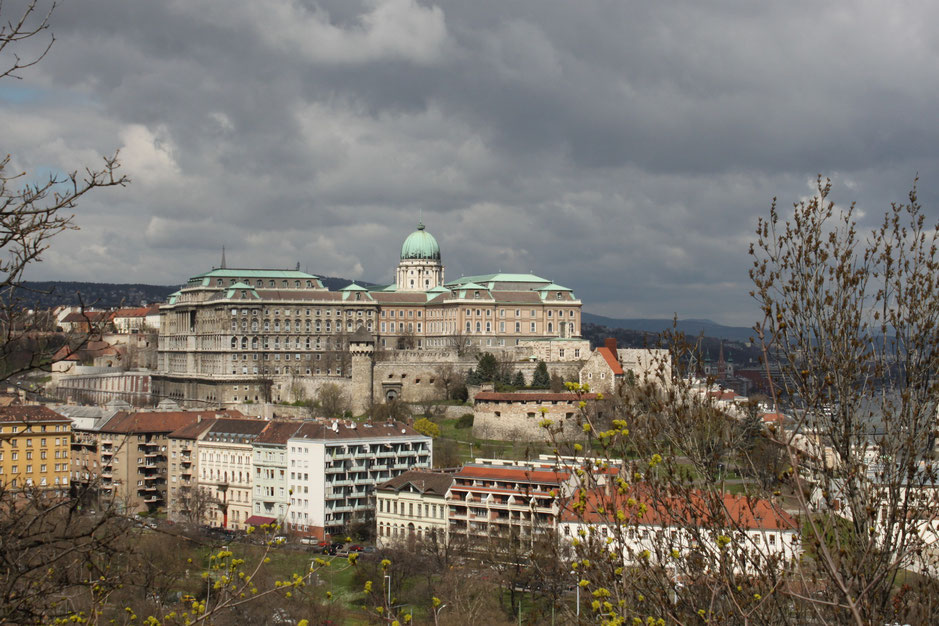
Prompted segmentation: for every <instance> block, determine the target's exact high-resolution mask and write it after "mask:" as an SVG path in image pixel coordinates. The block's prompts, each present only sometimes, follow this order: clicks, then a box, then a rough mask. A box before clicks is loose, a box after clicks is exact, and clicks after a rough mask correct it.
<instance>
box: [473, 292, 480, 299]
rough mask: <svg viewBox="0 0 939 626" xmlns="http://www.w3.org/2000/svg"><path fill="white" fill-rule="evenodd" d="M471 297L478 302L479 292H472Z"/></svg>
mask: <svg viewBox="0 0 939 626" xmlns="http://www.w3.org/2000/svg"><path fill="white" fill-rule="evenodd" d="M473 297H474V298H476V299H477V300H478V299H479V292H478V291H474V292H473Z"/></svg>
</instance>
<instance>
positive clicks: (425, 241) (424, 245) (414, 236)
mask: <svg viewBox="0 0 939 626" xmlns="http://www.w3.org/2000/svg"><path fill="white" fill-rule="evenodd" d="M401 259H402V260H404V259H434V260H437V261H439V260H440V246H439V245H437V240H436V239H434V236H433V235H431V234H430V233H429V232H427V231H426V230H424V224H423V223H421V222H419V223H418V224H417V230H415V231H414V232H413V233H411V234H410V235H408V238H407V239H405V240H404V243H403V244H402V245H401Z"/></svg>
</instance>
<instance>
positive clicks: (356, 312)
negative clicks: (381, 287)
mask: <svg viewBox="0 0 939 626" xmlns="http://www.w3.org/2000/svg"><path fill="white" fill-rule="evenodd" d="M216 310H218V309H216ZM292 310H293V309H284V311H283V313H284V315H295V316H300V315H303V313H301V309H296V313H291V311H292ZM238 311H239V310H238V309H232V310H231V316H232V317H235V316H237V315H238ZM249 311H250V313H249ZM331 312H332V309H307V310H306V316H307V317H310V315H311V314H312V315H315V316H316V317H320V316H321V315H324V314H325V316H326V317H329V316H330V315H331ZM241 314H242V315H249V314H250V315H253V316H255V317H257V316H258V315H260V314H261V311H260V309H241ZM280 314H281V310H280V309H273V310H272V309H264V315H267V316H270V315H274V316H277V315H280ZM363 314H365V315H368V316H369V317H371V316H372V311H371V310H368V311H363V310H360V309H355V310H353V309H348V310H346V315H347V316H349V317H352V316H353V315H355V316H357V317H362V315H363ZM341 315H342V309H336V317H340V316H341ZM299 323H300V320H297V324H299Z"/></svg>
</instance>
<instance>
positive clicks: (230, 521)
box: [198, 419, 267, 530]
mask: <svg viewBox="0 0 939 626" xmlns="http://www.w3.org/2000/svg"><path fill="white" fill-rule="evenodd" d="M266 426H267V422H265V421H263V420H258V419H219V420H216V422H215V423H214V424H213V425H212V427H211V428H210V429H209V430H208V431H207V432H206V434H205V436H204V437H203V438H202V439H201V441H199V443H198V448H199V487H200V489H201V490H202V493H203V495H204V496H205V497H206V498H207V499H208V503H209V504H208V506H207V508H206V516H205V519H206V523H208V524H209V525H210V526H219V527H221V528H230V529H232V530H244V529H245V528H247V526H248V525H249V524H248V518H249V517H251V509H252V506H251V492H252V456H253V452H252V444H253V443H254V440H255V439H257V437H258V435H260V434H261V432H262V431H263V430H264V428H265V427H266Z"/></svg>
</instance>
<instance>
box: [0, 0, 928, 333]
mask: <svg viewBox="0 0 939 626" xmlns="http://www.w3.org/2000/svg"><path fill="white" fill-rule="evenodd" d="M3 9H4V12H5V14H4V15H2V18H3V21H6V20H7V19H9V17H8V14H7V13H8V12H10V11H11V9H9V8H8V4H6V3H5V4H4V6H3ZM52 25H53V30H54V33H55V36H56V43H55V46H54V47H53V49H52V51H51V52H50V53H49V56H48V57H47V58H46V59H44V60H43V61H42V63H41V64H39V65H38V66H36V67H34V68H31V69H30V70H27V71H25V72H23V77H24V78H23V80H20V81H11V80H7V81H6V82H4V83H0V129H2V135H0V136H2V139H3V141H2V143H3V145H2V146H0V150H2V151H3V152H4V153H6V152H9V153H10V154H12V155H13V160H14V163H15V167H17V168H21V169H23V170H26V171H30V172H40V173H42V172H46V173H48V172H49V171H50V170H51V171H59V170H71V169H75V168H77V167H81V166H84V165H94V164H96V163H97V162H98V159H99V158H100V156H99V155H102V154H105V153H110V152H113V151H114V150H115V149H118V148H119V149H120V150H121V157H122V161H123V164H124V168H125V169H126V171H127V173H128V174H129V175H130V176H131V178H132V179H133V184H132V185H131V186H130V187H128V188H126V189H123V190H105V191H101V192H98V193H96V194H94V195H93V196H92V197H90V198H88V199H87V200H83V201H82V203H81V205H80V206H79V208H78V209H77V211H76V217H75V220H76V223H77V225H78V226H79V227H80V228H81V230H79V231H76V232H68V233H65V234H62V235H61V236H59V237H58V238H57V239H56V240H55V241H54V245H53V247H52V248H51V249H50V250H49V252H48V253H47V254H46V255H45V260H44V262H43V263H42V265H41V266H38V267H36V268H35V270H34V271H32V272H31V273H30V278H33V279H37V280H78V281H86V280H87V281H109V282H144V283H154V284H178V283H181V282H183V281H185V280H186V278H188V277H189V276H191V275H193V274H196V273H200V272H202V271H205V270H208V269H209V268H211V267H212V266H213V265H218V263H219V261H220V254H221V248H222V245H225V246H226V248H227V251H228V252H227V257H228V264H229V266H230V267H231V266H235V267H293V266H295V265H296V263H297V262H299V263H300V265H301V268H302V269H307V270H308V271H310V272H312V273H315V274H321V275H330V276H344V277H347V278H358V279H362V280H368V281H373V282H391V280H392V272H393V269H394V266H395V264H396V263H397V260H398V255H399V251H400V245H401V242H402V241H403V240H404V238H405V237H406V236H407V235H408V233H409V232H411V231H412V230H413V229H414V227H415V225H416V223H417V221H418V217H419V215H420V213H421V212H423V219H424V222H425V223H426V225H427V228H428V230H429V231H430V232H431V233H433V234H434V236H435V237H436V238H437V240H438V241H439V242H440V246H441V250H442V254H443V260H444V263H445V265H446V275H447V277H448V278H456V277H459V276H460V275H471V274H482V273H491V272H495V271H505V272H528V271H531V272H534V273H536V274H538V275H540V276H543V277H545V278H548V279H551V280H553V281H555V282H558V283H561V284H563V285H566V286H568V287H571V288H572V289H574V291H575V293H576V294H577V295H578V296H579V297H580V298H581V299H582V300H583V301H584V304H585V310H587V311H590V312H594V313H599V314H602V315H610V316H615V317H671V316H672V315H673V314H675V313H677V314H678V315H679V317H682V318H710V319H713V320H715V321H718V322H722V323H727V324H734V325H750V324H751V323H752V322H753V321H755V317H756V312H755V307H754V306H753V303H752V301H751V300H750V298H749V296H748V293H747V292H748V289H749V283H748V278H747V268H748V265H749V259H748V256H747V249H748V244H749V241H750V240H751V239H752V233H753V230H754V228H755V226H756V220H757V218H758V217H759V216H763V215H766V214H767V213H768V210H769V206H770V202H771V200H772V198H773V196H778V197H779V199H780V203H781V205H783V206H786V205H791V203H792V202H793V201H796V200H798V199H799V198H801V197H805V196H806V195H807V194H809V193H810V191H811V188H812V185H813V183H814V180H815V176H816V174H818V173H822V174H825V175H828V176H831V177H832V179H833V181H834V189H835V200H836V201H838V202H841V203H848V202H850V201H852V200H857V201H858V204H859V207H860V208H861V210H862V213H863V215H865V216H868V217H871V216H874V215H876V214H878V213H882V210H883V209H884V208H885V207H886V206H887V205H888V204H889V202H890V201H891V200H903V199H904V198H905V195H906V193H907V191H908V190H909V188H910V186H911V183H912V180H913V178H914V176H915V175H916V174H917V173H918V174H919V175H920V178H921V181H920V197H921V199H922V200H923V203H924V204H925V205H926V208H927V211H928V212H929V214H930V215H931V216H935V215H937V214H939V202H937V200H939V199H937V190H939V171H937V170H939V160H937V146H939V120H937V109H939V97H937V95H939V93H937V92H939V50H937V46H939V38H936V37H935V36H934V31H935V29H936V28H937V26H939V3H927V2H853V1H852V2H823V3H819V2H808V1H805V2H802V1H799V0H790V1H788V2H780V3H764V2H753V0H741V1H739V2H732V1H723V2H719V1H714V2H702V1H701V0H689V1H687V2H678V1H676V2H626V1H615V0H613V1H611V0H578V1H577V2H571V1H569V0H568V1H564V2H553V1H550V0H517V1H513V2H505V1H504V0H498V1H489V0H472V1H467V0H454V1H446V2H429V1H423V0H422V1H414V0H368V1H365V2H356V1H352V0H332V1H320V2H316V1H313V0H293V1H290V0H264V1H263V2H258V1H257V0H200V1H193V0H164V1H158V2H127V0H82V1H77V0H66V1H65V2H64V3H63V4H62V5H61V6H60V8H59V9H58V10H57V11H56V13H55V14H54V16H53V18H52Z"/></svg>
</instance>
